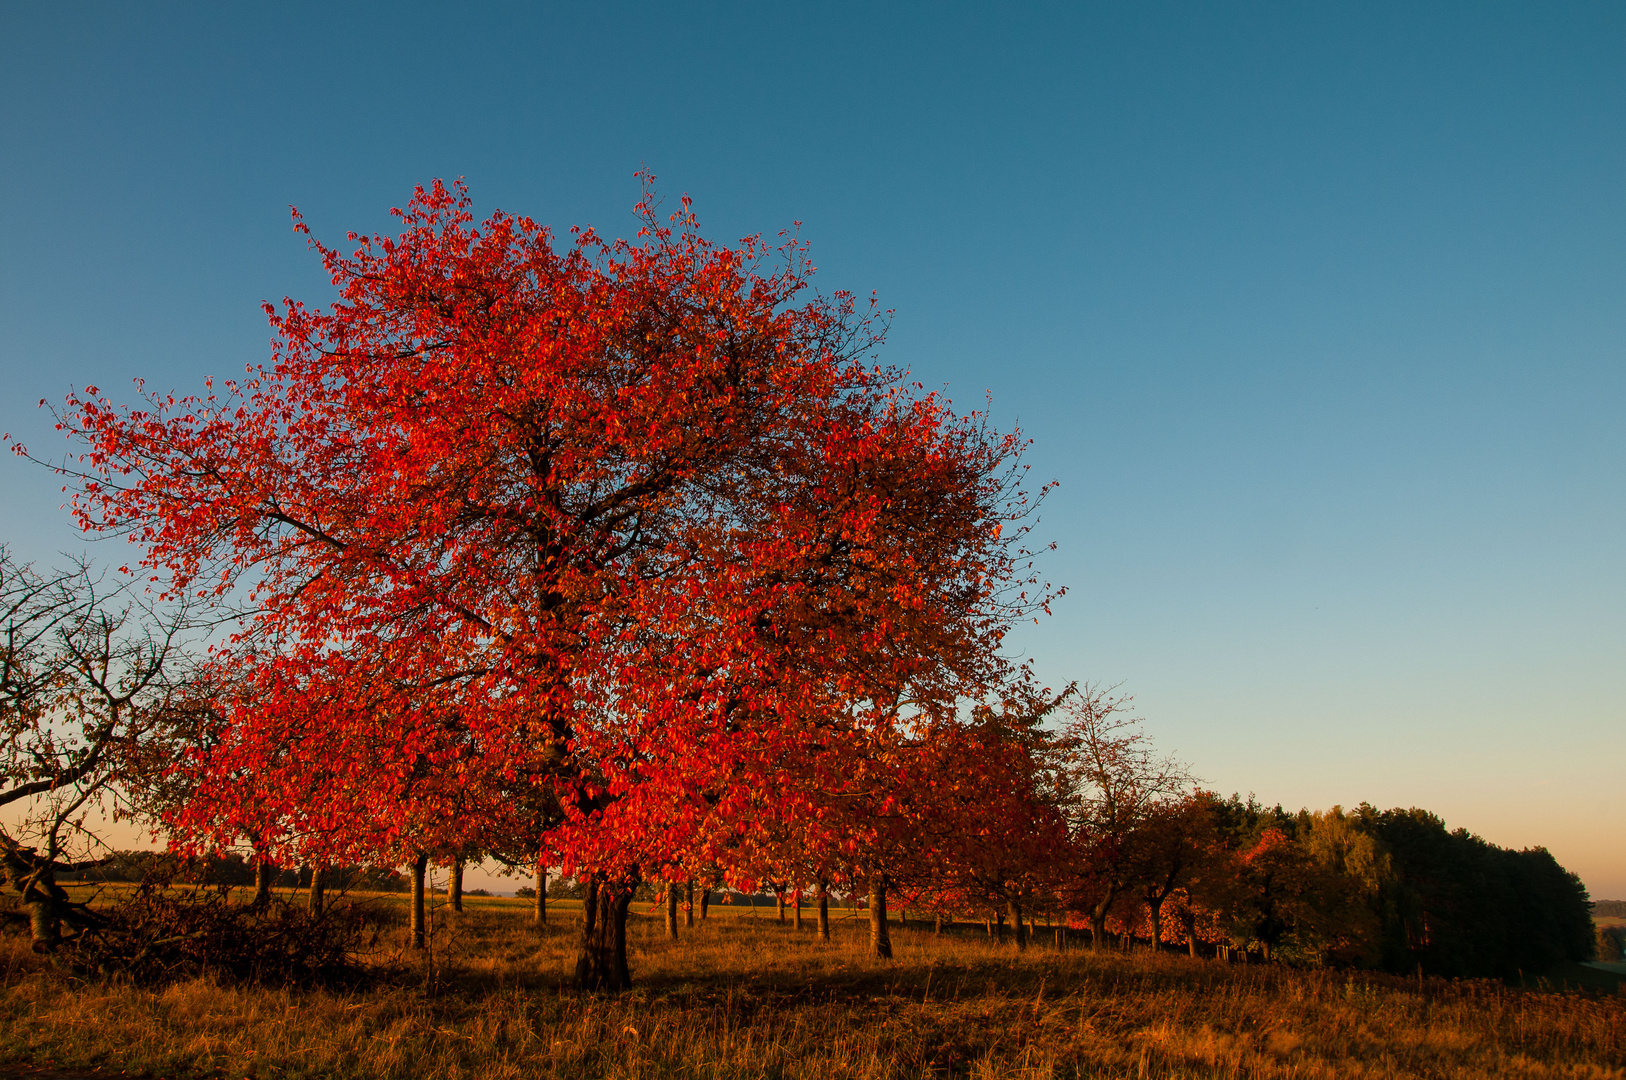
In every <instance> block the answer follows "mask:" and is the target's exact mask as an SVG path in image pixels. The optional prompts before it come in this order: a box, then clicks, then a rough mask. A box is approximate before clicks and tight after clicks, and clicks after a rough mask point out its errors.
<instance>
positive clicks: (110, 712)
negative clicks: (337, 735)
mask: <svg viewBox="0 0 1626 1080" xmlns="http://www.w3.org/2000/svg"><path fill="white" fill-rule="evenodd" d="M189 630H190V624H189V621H188V617H187V613H186V611H185V609H184V607H165V606H161V605H157V604H155V603H153V602H151V601H150V600H149V598H148V597H146V596H145V595H143V594H141V593H140V592H139V591H138V590H137V589H135V588H134V587H132V586H131V585H130V584H129V583H127V582H110V581H109V580H108V579H107V578H106V577H105V576H103V575H101V574H98V573H97V572H96V571H94V570H93V569H92V568H91V566H90V565H89V564H88V563H87V562H85V561H83V560H79V561H75V562H73V563H71V564H70V565H69V566H68V567H67V568H66V569H61V570H55V571H51V572H48V573H42V572H40V571H38V570H36V569H35V568H34V567H33V566H32V565H31V564H26V563H20V562H17V561H16V560H15V559H13V557H12V555H11V553H10V551H9V550H8V549H6V548H5V547H3V546H0V888H3V889H5V890H8V891H10V892H12V893H13V894H14V895H15V896H16V903H17V909H18V911H19V912H20V913H22V914H24V915H26V916H27V918H28V921H29V925H30V930H31V933H32V937H33V948H34V950H35V951H36V952H42V953H50V952H54V951H55V950H56V949H57V947H58V946H59V945H60V944H61V943H62V942H63V941H64V940H68V939H71V938H72V937H75V936H77V935H79V934H82V933H84V932H86V931H87V930H89V929H92V928H93V927H95V926H97V925H98V924H99V922H100V920H99V919H98V917H97V915H96V914H95V912H93V911H92V910H91V909H90V908H89V907H88V906H86V905H85V904H82V903H76V902H74V901H73V900H72V899H71V898H70V897H69V895H68V893H67V892H66V890H64V889H63V888H62V886H61V885H59V884H58V883H57V876H58V875H60V874H67V873H72V872H73V871H76V870H83V869H86V868H88V867H91V866H94V865H95V864H96V863H98V862H99V861H101V857H102V856H103V855H104V854H105V853H106V851H107V846H106V844H105V843H104V842H103V840H102V839H101V838H99V837H98V836H97V835H96V832H95V828H96V826H97V825H98V824H100V823H101V822H102V821H103V820H104V815H108V814H112V815H115V816H116V815H120V814H132V813H134V812H136V810H137V809H138V808H137V806H136V804H135V803H134V802H132V798H133V797H134V796H135V793H136V792H138V791H139V790H140V789H141V788H142V787H143V785H144V784H145V783H147V782H148V781H149V780H150V779H151V778H153V777H154V776H155V774H156V773H157V772H158V771H161V769H162V767H163V765H164V764H166V763H168V762H171V761H173V760H175V754H174V753H173V752H172V751H173V750H175V749H178V747H176V746H175V745H174V743H175V741H176V740H177V739H178V738H185V737H186V729H187V728H188V727H190V726H192V725H189V724H188V723H187V722H186V720H185V719H184V718H185V717H186V716H187V715H189V714H192V713H194V712H196V709H195V708H189V707H187V702H188V701H189V700H194V695H193V694H192V693H191V691H190V689H189V687H188V685H187V681H186V680H185V678H184V677H183V676H184V675H185V674H186V673H187V669H188V668H189V666H190V665H189V663H188V658H187V653H186V649H185V645H186V639H187V637H188V633H189Z"/></svg>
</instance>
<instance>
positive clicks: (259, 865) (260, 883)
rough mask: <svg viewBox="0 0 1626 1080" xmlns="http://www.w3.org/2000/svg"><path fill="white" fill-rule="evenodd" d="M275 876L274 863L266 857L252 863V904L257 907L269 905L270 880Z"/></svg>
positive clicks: (273, 879)
mask: <svg viewBox="0 0 1626 1080" xmlns="http://www.w3.org/2000/svg"><path fill="white" fill-rule="evenodd" d="M276 877H277V867H276V864H275V863H273V862H271V861H270V860H268V859H260V860H258V861H256V862H255V863H254V899H253V901H252V902H251V903H252V906H254V907H257V908H263V907H270V906H271V882H273V881H275V880H276Z"/></svg>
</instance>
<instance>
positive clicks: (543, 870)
mask: <svg viewBox="0 0 1626 1080" xmlns="http://www.w3.org/2000/svg"><path fill="white" fill-rule="evenodd" d="M532 920H533V921H534V922H535V923H536V925H538V926H546V925H547V924H548V868H547V867H546V866H544V865H542V860H541V858H538V859H537V860H536V911H535V912H534V913H533V915H532Z"/></svg>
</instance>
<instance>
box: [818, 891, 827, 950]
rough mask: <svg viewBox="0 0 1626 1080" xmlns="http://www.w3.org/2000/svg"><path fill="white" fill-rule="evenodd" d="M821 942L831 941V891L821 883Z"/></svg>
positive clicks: (819, 894) (819, 896) (819, 893)
mask: <svg viewBox="0 0 1626 1080" xmlns="http://www.w3.org/2000/svg"><path fill="white" fill-rule="evenodd" d="M818 898H819V940H820V941H829V940H830V890H829V888H828V887H826V886H825V884H824V882H822V881H821V882H819V892H818Z"/></svg>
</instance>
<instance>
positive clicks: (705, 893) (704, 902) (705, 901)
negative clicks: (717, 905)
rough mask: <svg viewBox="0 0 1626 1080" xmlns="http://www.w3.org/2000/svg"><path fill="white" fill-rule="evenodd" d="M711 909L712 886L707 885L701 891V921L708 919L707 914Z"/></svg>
mask: <svg viewBox="0 0 1626 1080" xmlns="http://www.w3.org/2000/svg"><path fill="white" fill-rule="evenodd" d="M710 910H711V886H710V885H707V886H706V887H705V888H704V889H702V890H701V891H700V921H701V922H705V921H706V915H707V913H708V912H710Z"/></svg>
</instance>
